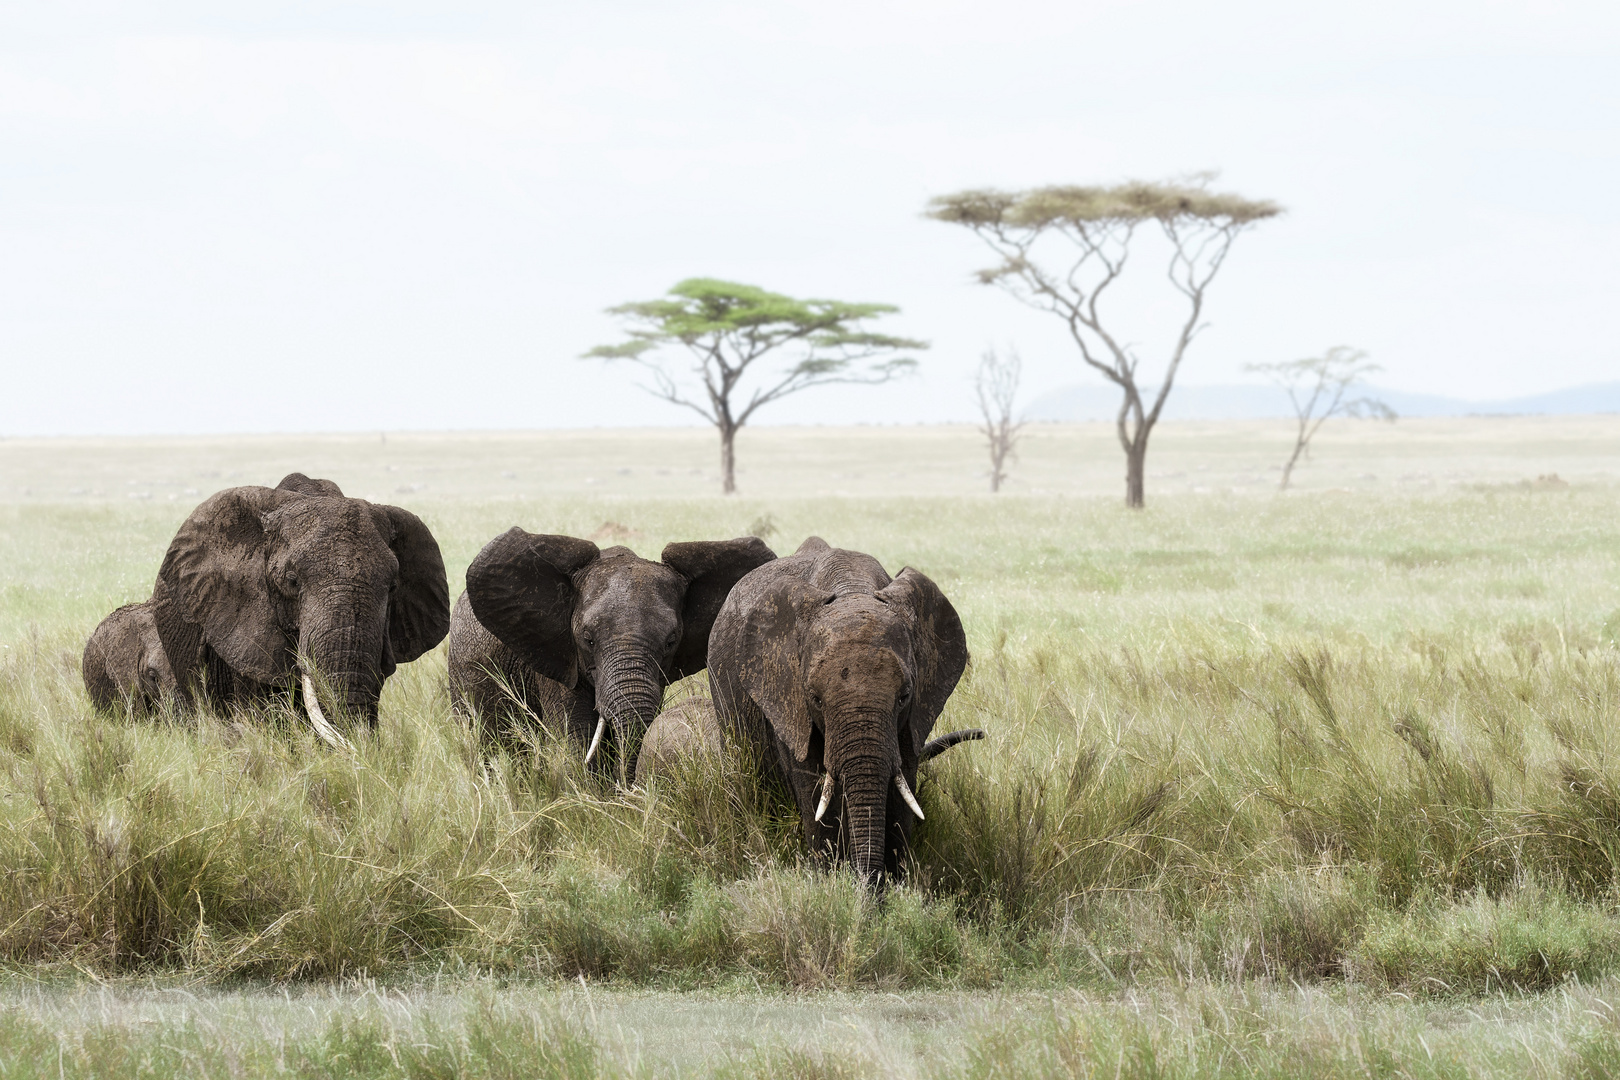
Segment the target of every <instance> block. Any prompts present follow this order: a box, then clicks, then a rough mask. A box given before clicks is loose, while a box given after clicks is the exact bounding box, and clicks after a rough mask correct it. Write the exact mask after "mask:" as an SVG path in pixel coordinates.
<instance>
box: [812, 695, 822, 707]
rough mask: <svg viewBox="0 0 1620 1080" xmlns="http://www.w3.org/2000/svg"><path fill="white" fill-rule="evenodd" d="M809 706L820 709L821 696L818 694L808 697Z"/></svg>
mask: <svg viewBox="0 0 1620 1080" xmlns="http://www.w3.org/2000/svg"><path fill="white" fill-rule="evenodd" d="M810 704H812V705H814V706H815V707H816V708H818V709H819V708H821V695H820V694H811V695H810Z"/></svg>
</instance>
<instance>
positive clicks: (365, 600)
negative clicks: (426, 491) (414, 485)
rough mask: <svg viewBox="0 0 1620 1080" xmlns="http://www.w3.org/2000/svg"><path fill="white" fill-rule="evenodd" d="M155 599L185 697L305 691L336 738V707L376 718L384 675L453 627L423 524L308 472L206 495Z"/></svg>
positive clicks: (173, 547) (304, 699)
mask: <svg viewBox="0 0 1620 1080" xmlns="http://www.w3.org/2000/svg"><path fill="white" fill-rule="evenodd" d="M151 603H152V610H153V615H154V617H155V619H156V622H157V629H158V635H159V637H160V638H161V639H162V642H163V649H164V652H165V653H166V654H167V656H168V659H169V664H170V667H171V668H172V669H173V671H174V675H175V679H176V682H177V685H178V691H179V693H180V695H181V697H182V699H183V700H185V701H186V702H188V703H191V702H196V701H198V700H199V699H201V700H203V701H205V702H207V703H213V704H218V703H228V702H232V701H243V702H246V701H254V700H259V699H265V698H268V697H270V696H271V695H272V694H274V693H277V692H283V691H286V690H290V689H295V688H296V690H297V691H299V693H300V698H301V703H302V705H303V707H304V709H305V711H306V712H307V713H308V715H309V718H310V721H311V723H312V724H313V725H314V726H315V728H316V730H317V731H318V732H319V733H320V734H321V736H322V738H324V739H326V741H328V742H330V743H334V744H337V743H341V742H342V741H343V736H342V735H341V734H340V733H339V732H338V731H337V729H336V728H334V727H333V725H332V724H331V722H330V721H329V720H328V719H327V717H326V709H327V708H331V709H334V710H335V711H336V713H338V714H341V715H346V716H349V717H353V718H355V719H358V720H360V721H361V722H363V723H366V724H368V725H372V726H375V725H376V722H377V699H378V697H379V695H380V694H381V693H382V686H383V681H384V680H385V679H387V678H388V676H390V675H392V674H393V673H394V670H395V668H396V666H397V665H399V664H402V663H406V662H408V661H411V660H414V659H416V658H417V657H418V656H421V655H422V654H423V653H424V652H426V651H427V650H429V649H431V648H433V646H435V645H437V644H438V643H439V642H440V641H442V640H443V639H444V635H445V632H446V630H447V629H448V628H449V623H450V587H449V582H448V580H447V579H446V577H445V572H444V560H443V558H442V557H441V556H440V554H439V545H438V543H437V541H435V540H434V539H433V534H432V533H431V532H429V531H428V527H427V526H426V525H424V524H423V523H422V520H421V519H420V518H418V517H417V516H416V515H415V514H412V513H411V512H410V511H408V510H402V509H400V508H399V507H397V506H382V505H378V504H374V503H370V502H367V501H365V500H364V499H351V498H347V497H345V496H344V495H343V492H342V491H341V490H340V489H339V488H338V486H337V485H336V484H334V483H332V482H331V481H330V480H312V479H310V478H309V477H307V476H304V475H303V474H302V473H293V474H292V475H290V476H288V477H286V478H285V479H283V480H282V482H281V483H280V484H278V485H277V486H276V487H274V488H268V487H235V488H226V489H225V490H224V491H221V492H218V493H216V494H214V495H212V496H210V497H209V498H207V499H206V500H204V501H203V503H202V504H201V505H200V506H198V507H197V509H196V510H194V511H192V513H191V516H190V517H188V518H187V519H186V521H185V523H184V524H183V525H181V526H180V530H179V532H178V533H176V534H175V538H174V541H173V543H171V544H170V545H169V550H168V553H167V554H166V555H165V556H164V558H163V567H162V569H161V570H159V572H158V580H157V586H156V588H155V589H154V590H153V595H152V601H151Z"/></svg>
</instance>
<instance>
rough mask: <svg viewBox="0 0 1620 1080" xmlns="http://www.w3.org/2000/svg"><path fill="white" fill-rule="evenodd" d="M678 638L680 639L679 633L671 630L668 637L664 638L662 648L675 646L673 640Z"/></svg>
mask: <svg viewBox="0 0 1620 1080" xmlns="http://www.w3.org/2000/svg"><path fill="white" fill-rule="evenodd" d="M678 640H680V635H679V634H677V633H676V632H675V631H673V630H671V631H670V632H669V637H667V638H665V639H664V648H666V649H673V648H674V647H675V642H676V641H678Z"/></svg>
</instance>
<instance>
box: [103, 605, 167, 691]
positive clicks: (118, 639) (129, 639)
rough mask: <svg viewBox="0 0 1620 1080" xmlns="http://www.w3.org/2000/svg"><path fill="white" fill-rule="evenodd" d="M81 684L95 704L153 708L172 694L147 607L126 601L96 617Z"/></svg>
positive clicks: (160, 646) (150, 611)
mask: <svg viewBox="0 0 1620 1080" xmlns="http://www.w3.org/2000/svg"><path fill="white" fill-rule="evenodd" d="M82 671H83V674H84V688H85V690H86V691H88V692H89V694H90V701H91V702H92V703H93V704H94V705H95V707H96V708H98V709H102V710H105V711H112V710H120V709H124V708H128V709H129V710H130V711H132V712H134V713H135V714H136V715H146V714H148V713H152V712H156V711H157V710H158V708H160V707H161V704H162V702H163V701H164V700H165V699H167V698H170V697H172V696H173V694H174V692H175V681H174V672H173V671H172V670H170V668H169V658H168V656H167V654H165V653H164V651H163V642H162V641H161V640H160V639H159V638H158V628H157V621H156V620H155V619H153V617H152V605H151V604H150V603H149V602H148V603H142V604H125V605H124V606H123V607H121V608H119V609H118V610H117V611H115V612H113V613H112V614H111V615H109V616H107V617H106V618H105V619H103V620H102V621H101V625H100V626H98V627H96V632H95V633H93V634H91V635H90V641H89V643H88V644H86V645H85V647H84V663H83V665H82Z"/></svg>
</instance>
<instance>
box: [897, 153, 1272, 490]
mask: <svg viewBox="0 0 1620 1080" xmlns="http://www.w3.org/2000/svg"><path fill="white" fill-rule="evenodd" d="M1208 180H1209V178H1208V177H1203V178H1199V179H1196V180H1194V181H1191V182H1186V183H1158V184H1152V183H1144V182H1141V181H1131V182H1129V183H1125V184H1119V185H1116V186H1114V187H1043V188H1034V189H1031V190H1028V191H1014V192H1005V191H994V190H988V189H985V190H974V191H962V192H958V193H956V194H954V195H942V196H939V197H938V198H935V199H932V200H930V201H929V203H928V208H927V211H926V214H927V216H928V217H931V218H933V219H934V220H936V221H944V222H949V223H950V224H953V225H961V226H964V227H965V228H968V229H971V230H972V231H973V232H974V233H975V234H976V235H977V236H978V237H979V238H980V239H981V240H983V241H984V242H985V243H986V244H988V245H989V246H990V248H991V249H992V250H993V251H995V253H996V254H997V255H999V256H1001V263H1000V264H999V265H997V266H993V267H990V268H988V269H985V270H981V271H979V272H978V275H977V276H978V279H979V281H980V282H981V283H982V284H985V285H998V286H1000V287H1001V288H1002V289H1004V290H1005V291H1006V292H1008V293H1009V294H1011V295H1012V296H1013V297H1014V298H1015V299H1017V300H1019V301H1021V302H1022V303H1025V304H1027V305H1029V306H1030V307H1033V308H1036V309H1038V310H1041V311H1050V312H1052V313H1053V314H1054V315H1057V316H1058V317H1059V318H1061V319H1062V320H1063V321H1064V323H1065V324H1066V325H1067V326H1068V328H1069V335H1070V336H1071V337H1072V338H1073V339H1074V342H1075V344H1076V345H1078V346H1079V347H1080V356H1081V358H1082V359H1083V360H1084V361H1085V362H1086V363H1087V364H1089V365H1090V366H1091V367H1093V368H1095V369H1096V370H1097V371H1099V372H1101V373H1102V375H1103V377H1104V378H1106V379H1108V380H1109V381H1110V382H1112V383H1114V384H1115V385H1117V386H1118V387H1119V388H1120V390H1121V392H1122V395H1123V399H1122V400H1121V402H1120V407H1119V415H1118V418H1117V424H1116V426H1117V428H1118V432H1119V442H1120V446H1121V447H1122V448H1123V449H1124V451H1125V503H1126V505H1127V506H1132V507H1140V506H1142V505H1143V498H1144V491H1143V477H1144V476H1145V470H1146V465H1147V448H1148V437H1149V436H1150V435H1151V434H1152V433H1153V426H1154V425H1155V424H1157V423H1158V422H1159V414H1160V413H1161V412H1162V411H1163V409H1164V403H1165V399H1166V398H1168V397H1169V396H1170V389H1171V387H1172V386H1174V385H1175V381H1176V373H1177V371H1179V370H1180V368H1181V361H1182V359H1183V357H1185V356H1186V353H1187V346H1188V345H1189V344H1191V342H1192V339H1193V337H1194V336H1195V335H1196V334H1197V333H1198V332H1199V330H1201V329H1203V326H1204V323H1203V322H1201V319H1202V317H1203V312H1204V294H1205V292H1206V290H1207V289H1208V288H1209V285H1210V282H1211V281H1213V280H1214V278H1215V274H1216V273H1217V272H1218V271H1219V270H1220V268H1221V265H1222V264H1223V263H1224V262H1225V261H1226V256H1227V253H1228V252H1229V251H1230V250H1231V248H1232V242H1233V241H1234V240H1236V239H1237V237H1238V234H1239V233H1241V232H1243V231H1244V230H1245V229H1246V228H1248V227H1249V226H1250V225H1253V224H1254V223H1256V222H1258V221H1263V220H1265V219H1266V218H1269V217H1274V216H1276V215H1277V214H1279V213H1281V212H1282V209H1281V207H1279V206H1278V205H1277V204H1276V203H1273V202H1267V201H1256V200H1252V199H1244V198H1241V197H1239V196H1237V195H1229V194H1219V193H1215V192H1212V191H1210V190H1208V187H1207V184H1208ZM1147 225H1157V226H1158V227H1159V229H1160V230H1161V231H1162V232H1163V234H1164V236H1165V238H1166V239H1167V240H1169V242H1170V263H1169V268H1168V277H1169V279H1170V284H1171V285H1172V286H1173V287H1174V288H1175V290H1176V291H1177V292H1179V293H1180V294H1181V295H1182V297H1184V298H1185V301H1186V311H1187V314H1186V318H1185V319H1184V320H1183V322H1182V324H1181V327H1180V331H1179V333H1178V334H1177V335H1176V337H1175V340H1174V343H1173V344H1172V346H1171V348H1170V354H1169V356H1168V357H1167V358H1166V361H1165V365H1164V374H1163V378H1162V380H1161V381H1160V383H1159V386H1158V389H1157V391H1156V392H1152V391H1153V388H1152V387H1151V386H1148V387H1143V386H1142V385H1140V384H1139V383H1138V381H1137V366H1138V364H1139V363H1140V359H1139V357H1138V356H1137V354H1136V349H1135V347H1134V346H1133V345H1131V344H1130V343H1129V341H1128V340H1126V339H1124V338H1123V337H1121V336H1120V335H1119V334H1118V333H1117V332H1116V331H1117V328H1116V327H1114V325H1113V324H1112V322H1111V321H1108V320H1105V319H1104V317H1103V315H1102V312H1101V309H1100V307H1099V303H1100V301H1101V300H1102V298H1103V296H1104V294H1105V293H1106V292H1107V291H1108V289H1109V287H1110V286H1112V285H1113V284H1114V283H1115V282H1116V281H1118V280H1119V278H1120V275H1121V274H1123V273H1124V272H1125V266H1126V262H1127V260H1128V258H1129V256H1130V252H1131V244H1132V242H1133V241H1134V240H1136V239H1137V232H1138V230H1139V229H1141V228H1142V227H1143V226H1147ZM1150 392H1151V401H1150V400H1148V397H1147V395H1148V394H1149V393H1150Z"/></svg>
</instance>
